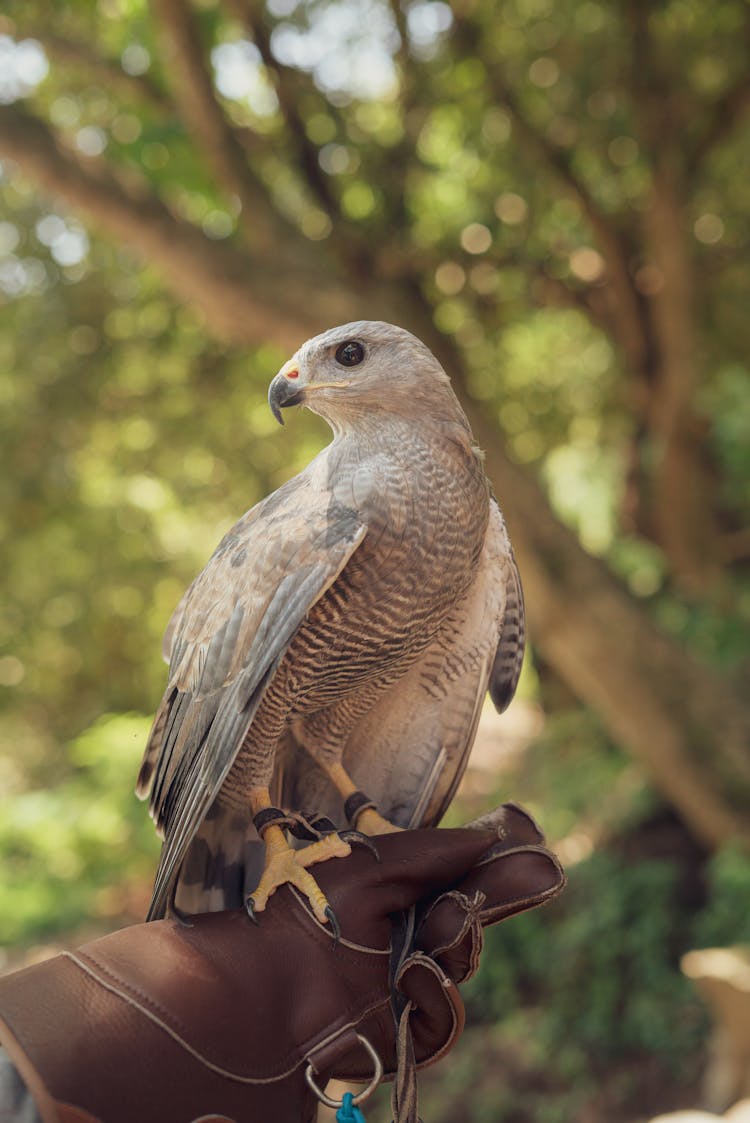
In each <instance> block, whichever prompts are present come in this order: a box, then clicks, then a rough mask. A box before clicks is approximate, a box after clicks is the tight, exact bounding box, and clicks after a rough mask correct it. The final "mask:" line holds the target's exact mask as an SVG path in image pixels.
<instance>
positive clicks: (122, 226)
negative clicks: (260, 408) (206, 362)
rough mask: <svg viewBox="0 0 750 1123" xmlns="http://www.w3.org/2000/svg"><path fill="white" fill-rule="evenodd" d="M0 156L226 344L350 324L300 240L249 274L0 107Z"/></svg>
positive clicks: (31, 121) (240, 257)
mask: <svg viewBox="0 0 750 1123" xmlns="http://www.w3.org/2000/svg"><path fill="white" fill-rule="evenodd" d="M0 152H2V153H3V154H5V155H6V156H8V157H10V158H11V159H12V160H15V161H16V163H17V164H18V166H19V168H20V169H21V170H22V171H23V172H24V173H25V174H26V175H27V176H29V177H30V178H31V179H32V180H33V181H34V182H35V184H36V185H37V186H38V187H39V189H40V191H42V192H43V193H44V194H46V195H48V196H50V197H51V198H53V199H58V200H60V201H61V202H62V203H64V204H65V205H66V206H67V207H69V208H70V209H71V210H72V211H74V212H77V213H78V214H79V215H80V216H81V218H82V219H83V220H84V221H85V222H91V223H92V224H93V225H95V226H96V227H98V228H99V229H100V230H101V231H102V232H103V233H105V234H106V235H109V236H110V237H113V238H114V239H116V240H117V241H119V242H120V243H122V244H123V245H125V246H128V247H130V248H131V249H132V250H134V251H135V252H136V253H137V254H138V255H139V256H141V257H142V258H143V259H144V260H146V261H149V262H151V263H153V264H154V265H155V266H156V267H157V268H158V269H160V270H161V271H162V273H163V275H164V277H165V279H166V281H167V283H168V284H169V286H170V287H171V288H172V290H173V291H174V292H175V293H177V294H178V295H179V296H180V297H182V298H183V299H185V300H187V301H189V302H190V303H191V304H194V305H196V306H197V307H199V308H200V309H201V310H202V311H203V313H204V314H205V316H206V318H207V320H208V322H209V323H210V325H211V329H212V331H214V333H215V334H218V335H221V336H223V337H224V338H225V339H230V340H232V341H234V342H253V343H254V342H258V341H259V340H264V339H265V340H272V341H275V342H279V343H282V344H283V346H284V347H288V346H289V339H290V335H294V334H295V330H298V331H306V332H307V333H308V334H309V333H312V332H317V331H320V330H321V326H323V325H325V324H330V323H337V322H342V321H346V320H347V319H348V318H350V316H349V313H350V312H351V300H352V298H351V294H350V292H349V291H348V290H347V289H346V287H344V286H341V287H339V286H337V285H336V283H335V282H334V283H331V281H330V280H329V279H328V274H327V272H326V271H325V270H316V269H315V267H314V263H312V264H311V263H310V260H309V245H308V244H306V243H304V241H303V239H302V238H301V236H300V238H299V243H298V244H295V245H292V246H289V247H288V250H289V252H288V253H287V254H285V255H284V256H285V257H287V258H293V259H294V260H295V262H296V263H295V265H294V266H293V267H288V266H286V265H284V264H282V263H281V262H280V261H279V256H280V255H276V256H274V255H273V254H272V255H270V256H269V258H268V259H265V260H264V265H263V268H262V269H254V268H253V267H252V265H251V264H248V259H247V257H246V256H245V255H244V254H242V253H240V252H238V251H237V250H235V249H234V248H233V247H232V246H231V245H229V244H228V243H223V242H217V241H215V240H214V239H211V238H209V237H207V236H206V235H205V234H203V232H202V231H201V230H199V229H197V228H196V227H194V226H192V225H190V224H189V223H187V222H184V221H182V220H180V219H178V218H176V217H175V215H174V214H172V212H171V211H170V210H169V209H168V208H167V207H166V206H165V204H164V203H163V202H162V200H161V199H160V198H159V197H158V196H156V195H155V194H154V193H153V192H152V191H151V190H150V189H149V187H148V186H147V184H146V183H145V182H141V183H139V184H137V185H133V184H132V183H130V182H128V183H126V182H125V181H124V180H122V179H120V178H119V177H118V176H117V175H116V174H114V173H113V171H112V170H111V169H110V168H109V167H108V166H107V164H105V162H104V161H102V160H87V161H85V165H84V162H82V161H81V160H79V159H78V158H77V157H76V156H74V155H73V153H71V152H69V151H65V149H64V147H63V146H62V145H61V144H60V143H59V141H58V139H57V138H56V137H55V135H54V133H53V132H52V131H51V129H50V128H49V127H48V126H47V125H46V124H45V123H44V122H42V121H40V120H39V119H38V118H36V117H33V116H32V115H31V114H29V113H27V112H26V111H24V110H22V109H20V108H18V106H0ZM375 295H376V294H375Z"/></svg>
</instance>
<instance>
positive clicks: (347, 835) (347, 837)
mask: <svg viewBox="0 0 750 1123" xmlns="http://www.w3.org/2000/svg"><path fill="white" fill-rule="evenodd" d="M339 838H340V839H342V840H343V841H344V842H348V843H349V845H350V846H364V848H365V850H369V851H370V853H371V854H372V856H373V858H374V859H375V861H376V862H379V861H380V854H379V853H378V848H377V846H376V845H375V843H374V842H373V841H372V839H371V838H370V837H369V835H366V834H362V831H339Z"/></svg>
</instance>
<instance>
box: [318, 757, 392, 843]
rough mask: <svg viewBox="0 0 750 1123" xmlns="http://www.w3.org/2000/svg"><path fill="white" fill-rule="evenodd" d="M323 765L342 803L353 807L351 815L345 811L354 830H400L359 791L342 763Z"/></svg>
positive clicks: (377, 831)
mask: <svg viewBox="0 0 750 1123" xmlns="http://www.w3.org/2000/svg"><path fill="white" fill-rule="evenodd" d="M319 763H322V762H319ZM323 767H324V768H325V770H326V772H327V773H328V775H329V777H330V779H331V783H332V784H333V785H334V787H335V788H336V790H337V792H338V793H339V795H340V796H341V797H342V799H343V800H344V804H345V805H346V804H347V803H348V804H349V807H351V808H353V810H352V813H351V815H350V814H349V812H348V811H347V817H349V818H350V821H351V823H352V826H353V827H355V828H356V830H358V831H362V833H363V834H369V835H373V834H394V833H395V832H396V831H400V830H401V827H396V826H394V824H393V823H389V822H388V820H387V819H384V818H383V816H382V815H381V814H380V813H379V811H378V810H377V808H376V807H375V804H374V803H373V802H372V801H371V800H368V798H367V796H365V795H364V794H363V793H362V792H360V790H359V789H358V787H357V785H356V784H355V783H354V781H353V780H352V778H351V776H350V775H349V773H348V772H347V771H346V769H345V768H344V766H343V765H342V764H324V765H323ZM356 797H361V798H356ZM358 804H359V806H361V807H362V810H361V811H360V810H359V809H358V807H357V805H358Z"/></svg>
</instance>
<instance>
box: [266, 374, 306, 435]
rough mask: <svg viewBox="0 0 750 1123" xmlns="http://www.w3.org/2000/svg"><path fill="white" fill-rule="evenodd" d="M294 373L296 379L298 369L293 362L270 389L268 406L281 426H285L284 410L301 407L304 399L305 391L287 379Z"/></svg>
mask: <svg viewBox="0 0 750 1123" xmlns="http://www.w3.org/2000/svg"><path fill="white" fill-rule="evenodd" d="M292 371H294V372H295V377H296V371H297V368H296V367H295V366H293V364H292V363H291V362H289V363H286V364H285V365H284V366H283V367H282V368H281V370H280V371H279V373H278V374H277V375H276V377H275V378H274V380H273V381H272V383H271V385H270V386H269V387H268V404H269V406H270V407H271V413H272V414H273V415H274V417H275V418H276V420H277V421H278V423H279V425H283V424H284V418H283V417H282V416H281V411H282V409H286V407H287V406H296V405H299V404H300V402H302V400H303V397H304V390H303V389H300V388H298V387H297V386H295V385H294V383H293V382H290V381H289V379H288V377H287V374H288V373H290V372H292Z"/></svg>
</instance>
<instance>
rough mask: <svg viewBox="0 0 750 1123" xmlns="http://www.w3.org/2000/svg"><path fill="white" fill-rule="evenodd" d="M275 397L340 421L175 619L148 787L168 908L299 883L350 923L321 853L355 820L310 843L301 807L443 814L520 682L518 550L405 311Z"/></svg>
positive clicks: (305, 351)
mask: <svg viewBox="0 0 750 1123" xmlns="http://www.w3.org/2000/svg"><path fill="white" fill-rule="evenodd" d="M269 403H270V406H271V409H272V410H273V413H274V415H275V416H276V417H277V419H278V420H279V421H282V416H281V412H280V411H281V409H282V408H286V407H288V406H292V405H297V404H299V405H304V406H306V407H307V408H308V409H310V410H312V411H314V412H315V413H317V414H319V415H320V416H321V417H323V418H324V419H325V420H326V421H327V422H328V424H329V425H330V427H331V429H332V431H333V440H332V442H331V443H330V444H329V445H328V446H327V447H326V448H325V449H324V450H323V451H322V452H321V453H320V454H319V455H318V456H316V457H315V459H314V460H313V461H312V462H311V463H310V464H308V466H307V467H306V468H305V469H304V471H302V472H301V473H300V474H299V475H298V476H295V477H294V478H293V479H291V480H290V481H289V482H288V483H286V484H284V485H283V486H282V487H280V488H279V489H278V491H276V492H274V493H273V494H272V495H270V496H268V497H267V498H266V499H264V500H263V501H262V502H260V503H259V504H257V506H255V507H253V508H252V509H251V510H250V511H248V512H247V513H246V514H245V515H243V517H242V518H241V519H240V520H239V522H238V523H237V524H236V525H235V526H234V527H233V529H232V530H230V531H229V532H228V534H226V535H225V537H224V538H223V540H222V541H221V543H220V544H219V546H218V548H217V550H216V552H215V553H214V554H213V556H212V557H211V559H210V560H209V562H208V564H207V565H206V568H205V569H204V570H203V572H202V573H201V574H200V575H199V576H198V577H197V578H196V580H195V581H194V582H193V583H192V585H191V586H190V587H189V589H188V590H187V592H186V593H185V595H184V596H183V598H182V600H181V601H180V603H179V605H178V606H177V608H176V610H175V612H174V614H173V616H172V619H171V621H170V623H169V626H168V628H167V632H166V635H165V639H164V654H165V658H166V659H167V661H168V663H169V679H168V684H167V688H166V692H165V694H164V697H163V699H162V702H161V704H160V706H159V709H158V711H157V714H156V717H155V719H154V724H153V728H152V730H151V734H150V737H149V741H148V744H147V746H146V751H145V755H144V759H143V764H142V766H141V771H140V774H139V777H138V786H137V791H138V794H139V795H140V796H141V798H145V797H146V796H147V795H150V808H151V814H152V816H153V818H154V819H155V821H156V824H157V829H158V830H159V832H160V833H161V835H162V837H163V839H164V844H163V847H162V852H161V858H160V862H159V867H158V871H157V875H156V882H155V886H154V893H153V899H152V903H151V908H150V912H149V919H155V918H158V917H161V916H164V915H165V913H166V912H168V911H170V910H171V909H174V910H175V911H177V912H178V914H179V911H181V910H185V909H187V910H189V911H192V912H196V911H211V910H214V909H221V908H228V907H235V906H237V905H240V904H241V903H242V901H243V900H246V903H247V904H248V907H249V911H250V912H251V915H254V913H258V912H261V911H262V910H263V909H264V908H265V906H266V903H267V900H268V898H269V896H270V895H271V894H272V893H273V892H274V891H275V889H276V888H277V887H279V886H281V885H284V884H287V883H291V884H292V885H293V886H295V887H296V888H297V889H298V890H299V891H300V893H301V895H302V897H306V898H307V899H308V901H309V902H310V905H311V907H312V910H313V912H314V913H315V916H316V917H317V919H318V920H319V921H320V922H321V923H323V924H326V923H329V922H330V923H331V924H333V925H335V918H334V917H333V916H332V913H331V910H330V909H329V907H328V903H327V901H326V899H325V897H324V895H323V893H322V891H321V890H320V888H319V887H318V885H317V883H316V882H315V880H314V878H313V876H312V874H311V873H310V872H309V867H310V866H312V865H313V864H314V863H315V862H319V861H323V860H325V859H328V858H331V857H334V856H337V855H345V854H347V853H349V850H350V845H349V842H348V841H347V837H348V836H347V835H346V834H345V833H344V832H343V831H342V832H341V834H339V833H338V831H335V830H333V829H329V830H328V831H327V832H325V833H323V834H322V836H321V837H320V838H319V840H318V841H315V842H313V843H312V844H311V845H309V846H307V847H304V848H299V847H297V848H294V847H293V846H291V845H290V844H289V841H288V839H287V834H286V832H285V829H284V828H286V827H288V826H289V825H290V822H292V820H290V818H289V814H288V812H306V813H308V814H309V812H310V811H316V812H325V813H326V815H327V817H328V818H329V819H330V820H331V821H332V823H331V824H330V826H331V827H333V826H335V827H338V828H343V827H344V825H345V822H346V818H347V817H348V818H349V821H350V822H351V823H352V826H356V828H357V832H364V834H366V835H376V834H378V833H382V832H383V831H387V830H393V829H397V828H407V827H418V826H432V825H435V824H436V823H437V822H438V821H439V819H440V817H441V816H442V814H443V812H444V811H445V809H446V807H447V805H448V803H449V802H450V800H451V798H452V795H453V793H454V791H455V789H456V786H457V784H458V781H459V780H460V778H461V775H462V773H463V771H464V768H465V766H466V761H467V757H468V754H469V751H470V749H471V745H472V742H473V740H474V736H475V733H476V728H477V722H478V720H479V713H480V710H481V707H482V703H483V700H484V697H485V695H486V692H487V690H488V688H489V691H490V695H491V697H492V700H493V702H494V704H495V706H496V708H497V709H498V710H499V711H502V710H503V709H505V707H506V706H507V705H508V703H509V702H510V700H511V698H512V697H513V694H514V692H515V688H516V684H517V682H518V676H519V673H520V669H521V662H522V659H523V647H524V619H523V598H522V592H521V584H520V580H519V576H518V570H517V568H516V563H515V560H514V557H513V551H512V549H511V545H510V541H509V539H508V535H507V532H506V529H505V524H504V522H503V518H502V515H501V513H500V509H499V507H498V505H497V503H496V501H495V499H494V497H493V496H492V494H491V491H490V487H489V484H488V481H487V478H486V476H485V473H484V469H483V464H482V459H483V458H482V453H481V452H480V450H479V449H478V448H477V446H476V445H475V443H474V440H473V437H472V434H471V430H470V428H469V423H468V421H467V419H466V416H465V414H464V412H463V410H462V409H461V406H460V405H459V402H458V400H457V398H456V396H455V394H454V393H453V390H452V389H451V386H450V382H449V380H448V377H447V375H446V374H445V372H444V371H443V369H442V367H441V366H440V364H439V363H438V361H437V360H436V359H435V357H434V356H433V355H432V354H431V352H430V351H429V350H428V348H427V347H426V346H425V345H424V344H423V343H421V342H420V341H419V340H418V339H416V338H415V337H414V336H413V335H411V334H410V333H409V332H407V331H404V330H403V329H401V328H398V327H395V326H393V325H391V324H387V323H382V322H375V321H359V322H356V323H350V324H345V325H344V326H343V327H337V328H333V329H331V330H330V331H326V332H324V333H323V334H322V335H319V336H316V337H315V338H314V339H311V340H309V341H308V342H307V343H305V344H304V345H303V346H302V347H301V348H300V349H299V350H298V351H297V353H296V354H295V355H294V356H293V358H291V359H290V360H289V361H288V362H287V363H286V364H285V365H284V366H283V367H282V368H281V370H280V371H279V373H278V374H277V375H276V377H275V378H274V379H273V381H272V382H271V385H270V388H269ZM275 802H277V803H280V804H281V808H276V807H274V803H275ZM344 811H346V814H345V813H344ZM350 834H351V832H350ZM259 837H262V840H263V843H264V846H260V845H259V844H258V839H259ZM252 840H255V841H254V842H253V841H252ZM250 850H253V851H254V852H256V853H257V852H259V853H260V854H261V856H262V866H261V867H260V868H257V869H256V870H254V871H253V869H252V861H251V860H250V859H249V857H248V855H249V852H250Z"/></svg>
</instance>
